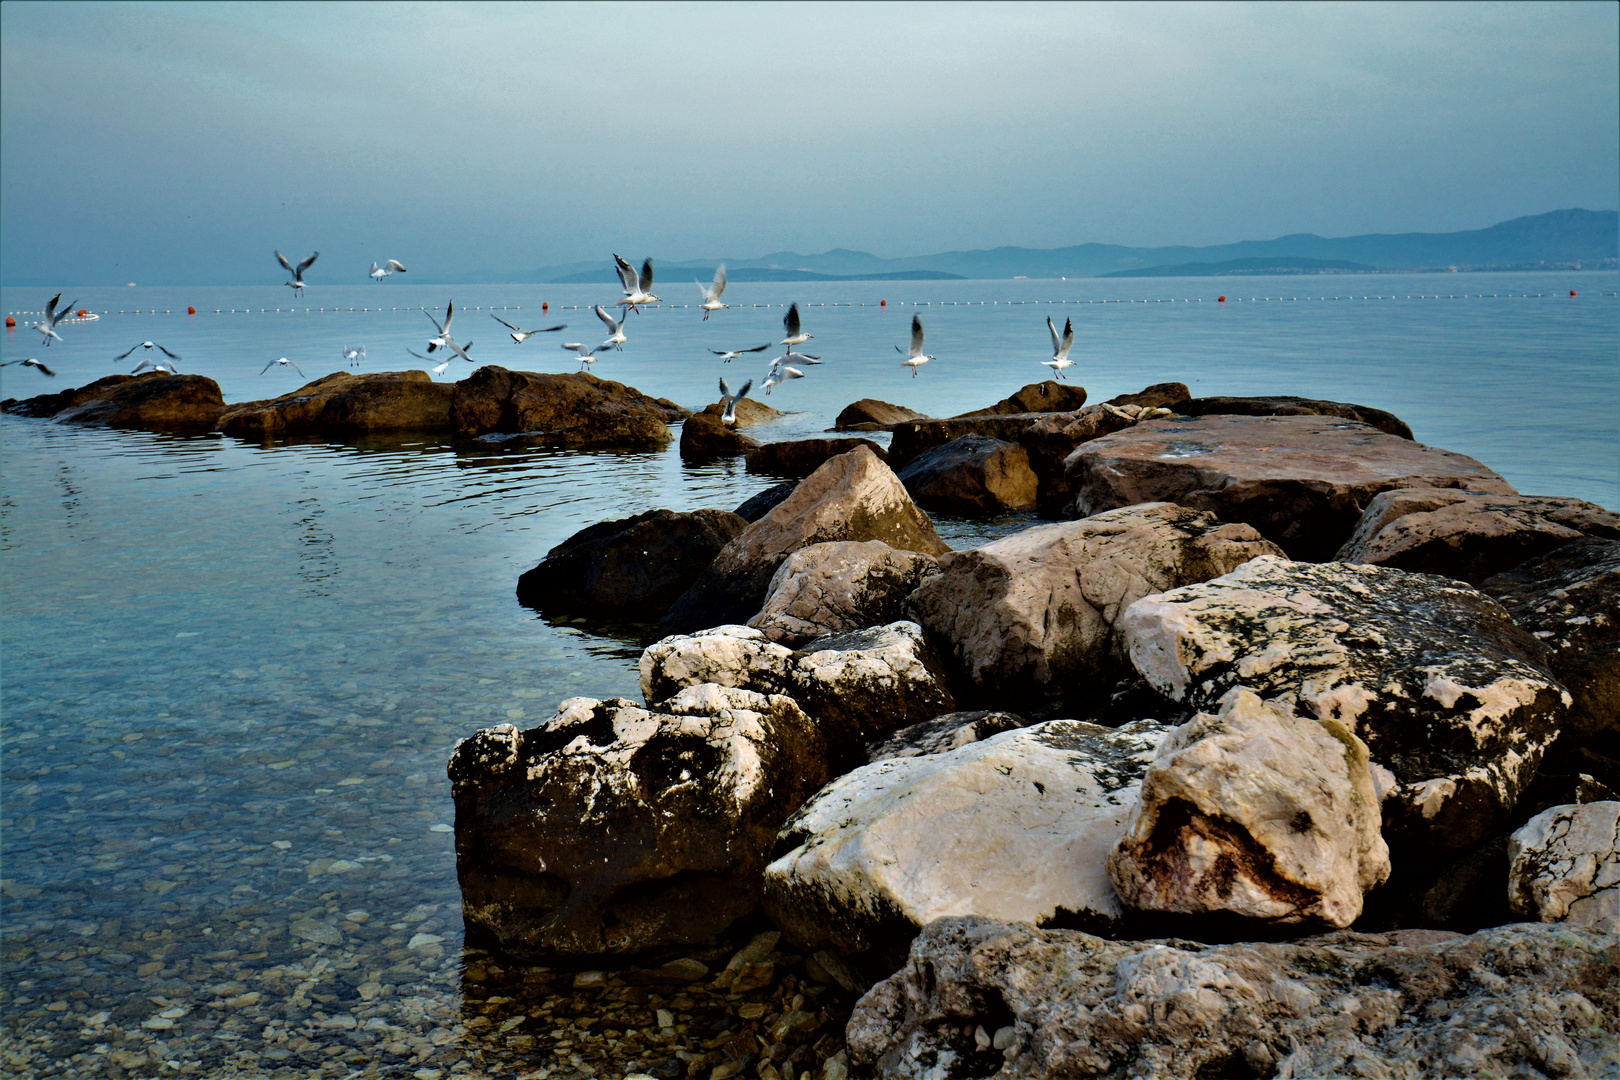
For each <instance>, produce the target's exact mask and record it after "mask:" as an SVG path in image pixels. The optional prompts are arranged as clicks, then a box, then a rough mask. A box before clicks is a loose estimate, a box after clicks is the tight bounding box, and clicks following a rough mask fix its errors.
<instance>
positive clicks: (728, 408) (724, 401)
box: [720, 379, 754, 427]
mask: <svg viewBox="0 0 1620 1080" xmlns="http://www.w3.org/2000/svg"><path fill="white" fill-rule="evenodd" d="M753 388H754V380H753V379H749V380H748V381H747V382H745V383H743V384H742V389H741V390H739V391H737V392H736V393H735V394H733V393H732V392H731V387H729V386H727V385H726V380H724V379H721V380H720V405H721V408H722V412H721V413H720V422H721V423H722V424H724V425H725V426H726V427H736V426H737V402H739V401H741V400H742V399H743V398H745V397H747V396H748V391H750V390H752V389H753Z"/></svg>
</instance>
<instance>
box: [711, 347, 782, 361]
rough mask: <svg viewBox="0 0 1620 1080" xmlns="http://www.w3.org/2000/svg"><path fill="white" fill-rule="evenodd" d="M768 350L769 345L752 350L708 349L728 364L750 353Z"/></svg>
mask: <svg viewBox="0 0 1620 1080" xmlns="http://www.w3.org/2000/svg"><path fill="white" fill-rule="evenodd" d="M768 348H770V346H769V345H756V346H755V347H754V348H752V349H710V350H709V351H710V352H712V353H714V355H716V356H718V357H720V358H721V359H723V360H724V361H725V362H726V363H728V364H729V363H731V362H732V361H733V360H735V359H737V358H738V357H739V356H743V355H745V354H747V353H751V352H764V351H765V350H766V349H768Z"/></svg>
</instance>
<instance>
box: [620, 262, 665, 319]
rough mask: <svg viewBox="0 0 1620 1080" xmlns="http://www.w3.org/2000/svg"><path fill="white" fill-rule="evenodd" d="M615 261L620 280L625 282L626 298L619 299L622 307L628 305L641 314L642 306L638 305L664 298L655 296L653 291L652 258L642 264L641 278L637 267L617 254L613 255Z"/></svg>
mask: <svg viewBox="0 0 1620 1080" xmlns="http://www.w3.org/2000/svg"><path fill="white" fill-rule="evenodd" d="M613 262H614V265H616V266H617V267H618V268H619V280H620V281H621V282H623V284H624V299H623V300H620V301H619V306H620V307H627V308H629V309H630V310H631V311H634V312H636V313H637V314H640V312H641V308H640V307H639V306H638V305H641V304H650V303H652V302H653V301H654V300H658V301H662V300H663V297H661V296H654V295H653V293H652V282H653V267H652V260H651V259H647V260H646V261H645V262H643V263H642V264H641V277H639V278H638V277H636V271H635V267H633V266H631V265H630V264H629V263H627V262H625V261H624V260H623V259H621V258H619V256H618V255H617V254H615V255H614V256H613Z"/></svg>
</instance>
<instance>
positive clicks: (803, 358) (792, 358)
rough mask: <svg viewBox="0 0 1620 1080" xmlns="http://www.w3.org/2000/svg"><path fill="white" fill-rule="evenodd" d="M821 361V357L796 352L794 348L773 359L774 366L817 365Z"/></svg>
mask: <svg viewBox="0 0 1620 1080" xmlns="http://www.w3.org/2000/svg"><path fill="white" fill-rule="evenodd" d="M819 363H821V357H819V356H811V355H810V354H809V353H802V352H794V351H793V350H792V349H789V350H788V351H787V352H785V353H783V354H782V355H781V356H778V357H777V358H776V359H775V360H772V361H771V364H772V365H773V366H774V365H776V364H807V365H809V366H810V367H815V366H816V365H817V364H819Z"/></svg>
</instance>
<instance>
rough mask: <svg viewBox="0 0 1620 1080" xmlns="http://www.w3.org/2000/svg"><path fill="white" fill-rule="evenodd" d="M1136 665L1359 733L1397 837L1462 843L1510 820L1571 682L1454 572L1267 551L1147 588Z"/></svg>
mask: <svg viewBox="0 0 1620 1080" xmlns="http://www.w3.org/2000/svg"><path fill="white" fill-rule="evenodd" d="M1120 628H1121V630H1122V632H1123V634H1124V637H1125V641H1126V644H1127V646H1128V648H1129V652H1130V658H1131V663H1132V664H1133V665H1134V666H1135V667H1136V669H1137V671H1139V672H1141V674H1142V675H1143V676H1145V677H1146V679H1147V680H1148V682H1149V683H1151V684H1152V685H1153V686H1154V687H1155V688H1156V689H1157V690H1159V692H1161V693H1163V694H1166V695H1168V696H1170V697H1171V698H1173V699H1174V700H1176V701H1185V702H1187V703H1188V704H1190V705H1192V706H1193V707H1195V708H1198V709H1202V710H1209V709H1211V708H1212V707H1214V706H1215V705H1216V704H1217V703H1218V702H1219V701H1220V700H1221V699H1222V698H1223V697H1224V696H1225V695H1226V694H1227V692H1228V691H1230V690H1232V689H1233V688H1235V687H1239V686H1241V687H1247V688H1249V689H1251V690H1253V691H1255V692H1256V693H1258V694H1260V695H1261V696H1262V697H1265V698H1268V699H1271V700H1274V701H1277V702H1278V703H1279V704H1284V705H1289V704H1291V705H1292V706H1293V707H1294V708H1296V709H1297V710H1299V711H1301V712H1304V713H1307V714H1309V715H1312V716H1315V717H1316V718H1317V719H1319V720H1322V721H1324V722H1325V721H1328V720H1333V721H1337V722H1338V723H1341V724H1343V725H1344V726H1345V727H1346V728H1348V729H1349V730H1350V731H1352V732H1354V733H1355V734H1356V735H1357V736H1358V737H1360V738H1361V740H1362V741H1363V742H1365V743H1366V744H1367V747H1368V749H1369V750H1370V751H1371V754H1372V760H1373V762H1374V763H1375V765H1376V768H1375V772H1377V770H1378V768H1382V769H1384V770H1387V771H1388V772H1387V774H1381V775H1384V776H1385V779H1384V781H1383V783H1384V784H1385V786H1386V787H1389V788H1392V790H1390V791H1389V792H1388V794H1387V795H1386V796H1385V798H1384V802H1383V807H1382V812H1383V818H1384V835H1385V837H1386V838H1387V839H1388V840H1389V841H1390V843H1391V845H1392V846H1395V847H1397V848H1404V849H1407V850H1408V851H1414V852H1415V851H1422V852H1434V851H1436V850H1456V849H1460V848H1463V847H1466V846H1468V845H1470V844H1473V843H1476V842H1478V841H1480V840H1482V839H1484V838H1485V837H1487V836H1489V835H1491V834H1492V832H1493V831H1495V830H1497V829H1499V828H1501V827H1503V826H1504V825H1505V824H1506V823H1507V821H1508V819H1509V815H1510V812H1511V811H1512V809H1513V806H1514V804H1515V803H1516V802H1517V801H1518V798H1519V795H1520V794H1521V792H1523V790H1524V788H1525V786H1526V785H1527V784H1528V783H1529V782H1530V780H1531V778H1533V777H1534V776H1535V774H1536V769H1537V767H1538V766H1539V765H1540V762H1541V758H1542V755H1543V753H1544V752H1545V751H1546V749H1547V747H1548V745H1549V744H1550V743H1551V742H1552V741H1553V739H1554V738H1555V736H1556V735H1557V733H1558V728H1559V725H1560V724H1561V723H1562V721H1563V718H1564V712H1565V709H1566V708H1567V706H1568V705H1569V695H1568V693H1567V692H1566V691H1565V690H1564V688H1563V686H1562V685H1560V684H1559V682H1558V680H1557V679H1556V678H1555V677H1554V676H1553V674H1552V672H1550V671H1548V670H1547V668H1546V667H1545V666H1544V664H1543V662H1542V650H1541V648H1540V647H1539V646H1538V645H1537V644H1536V641H1535V639H1534V638H1532V637H1531V636H1530V635H1529V634H1527V633H1525V632H1524V631H1523V630H1520V629H1519V628H1518V627H1516V626H1514V625H1513V624H1512V623H1511V622H1510V621H1509V620H1508V618H1507V615H1506V613H1505V612H1503V610H1502V609H1501V607H1500V606H1498V605H1497V604H1496V602H1495V601H1493V600H1491V599H1490V598H1489V597H1487V596H1485V595H1483V594H1482V593H1479V592H1476V591H1474V590H1473V589H1470V588H1467V587H1466V586H1458V585H1457V583H1455V582H1452V581H1450V580H1448V579H1445V578H1435V577H1430V576H1429V575H1427V574H1411V573H1407V572H1405V571H1402V570H1389V569H1385V568H1383V567H1377V566H1353V565H1349V564H1345V563H1327V564H1312V563H1296V562H1288V561H1287V560H1284V559H1279V558H1277V557H1275V556H1271V555H1264V556H1261V557H1260V558H1258V559H1255V560H1254V561H1252V562H1250V563H1247V564H1245V565H1244V566H1241V567H1239V568H1238V569H1236V570H1234V571H1233V572H1232V573H1230V574H1227V575H1226V576H1224V577H1220V578H1216V579H1215V580H1213V581H1209V582H1205V583H1204V584H1201V585H1188V586H1184V587H1182V588H1179V589H1172V590H1170V591H1169V592H1166V593H1161V594H1158V595H1155V596H1147V597H1144V598H1142V599H1141V600H1138V601H1136V603H1134V604H1132V605H1131V606H1130V607H1129V608H1128V609H1127V610H1126V611H1125V614H1124V615H1123V617H1122V618H1121V619H1120Z"/></svg>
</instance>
